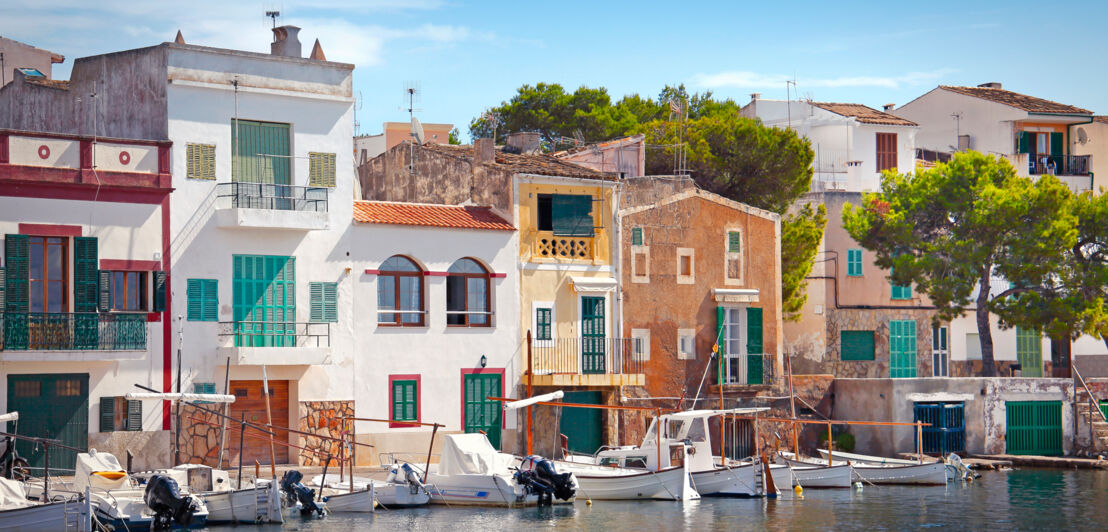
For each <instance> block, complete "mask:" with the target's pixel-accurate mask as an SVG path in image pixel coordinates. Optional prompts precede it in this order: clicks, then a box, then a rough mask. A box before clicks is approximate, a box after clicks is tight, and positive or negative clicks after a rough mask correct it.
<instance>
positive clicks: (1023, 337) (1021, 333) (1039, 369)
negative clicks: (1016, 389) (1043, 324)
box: [1016, 327, 1043, 377]
mask: <svg viewBox="0 0 1108 532" xmlns="http://www.w3.org/2000/svg"><path fill="white" fill-rule="evenodd" d="M1016 361H1017V362H1019V364H1020V375H1022V376H1024V377H1042V376H1043V344H1042V336H1040V335H1039V332H1038V331H1036V330H1034V329H1024V328H1023V327H1016Z"/></svg>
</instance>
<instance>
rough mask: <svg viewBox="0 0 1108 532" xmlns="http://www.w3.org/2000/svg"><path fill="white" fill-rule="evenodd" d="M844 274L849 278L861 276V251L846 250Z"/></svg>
mask: <svg viewBox="0 0 1108 532" xmlns="http://www.w3.org/2000/svg"><path fill="white" fill-rule="evenodd" d="M846 274H847V275H849V276H851V277H860V276H861V275H862V250H860V249H848V250H846Z"/></svg>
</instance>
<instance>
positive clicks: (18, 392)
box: [8, 373, 88, 475]
mask: <svg viewBox="0 0 1108 532" xmlns="http://www.w3.org/2000/svg"><path fill="white" fill-rule="evenodd" d="M8 411H9V412H19V433H20V434H22V435H24V436H34V437H38V438H52V439H57V440H61V442H62V443H63V444H65V445H68V446H70V447H76V448H78V449H87V448H88V374H87V373H57V374H37V375H8ZM15 448H16V450H17V451H18V452H19V455H20V456H22V457H24V458H26V459H27V462H29V463H30V464H31V468H32V472H33V473H35V474H36V475H41V474H42V469H34V468H42V467H43V466H45V464H46V456H45V453H44V452H43V450H42V447H41V446H35V445H33V444H31V442H27V441H19V442H18V443H16V446H15ZM76 464H77V452H76V451H70V450H67V449H61V448H52V449H50V468H51V469H53V468H59V469H73V467H74V466H75V465H76Z"/></svg>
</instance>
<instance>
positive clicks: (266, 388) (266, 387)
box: [262, 364, 288, 480]
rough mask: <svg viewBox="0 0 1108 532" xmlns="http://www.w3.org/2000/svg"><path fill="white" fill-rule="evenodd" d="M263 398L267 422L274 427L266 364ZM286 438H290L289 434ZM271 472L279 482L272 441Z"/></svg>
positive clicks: (270, 447)
mask: <svg viewBox="0 0 1108 532" xmlns="http://www.w3.org/2000/svg"><path fill="white" fill-rule="evenodd" d="M262 396H263V397H265V418H266V419H265V422H266V424H269V425H272V424H273V411H272V410H270V408H269V375H268V374H267V373H266V370H265V364H262ZM285 437H286V438H287V437H288V433H286V434H285ZM269 472H270V473H271V474H272V475H273V480H277V450H276V449H275V448H274V445H273V440H272V439H270V440H269Z"/></svg>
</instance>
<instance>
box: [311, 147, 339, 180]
mask: <svg viewBox="0 0 1108 532" xmlns="http://www.w3.org/2000/svg"><path fill="white" fill-rule="evenodd" d="M308 184H309V185H311V186H315V187H333V186H335V154H333V153H315V152H311V153H308Z"/></svg>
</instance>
